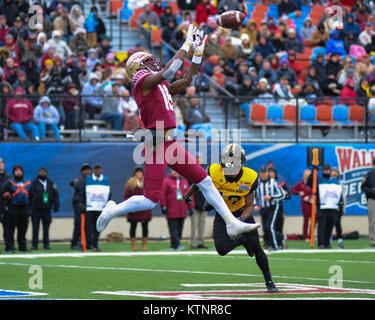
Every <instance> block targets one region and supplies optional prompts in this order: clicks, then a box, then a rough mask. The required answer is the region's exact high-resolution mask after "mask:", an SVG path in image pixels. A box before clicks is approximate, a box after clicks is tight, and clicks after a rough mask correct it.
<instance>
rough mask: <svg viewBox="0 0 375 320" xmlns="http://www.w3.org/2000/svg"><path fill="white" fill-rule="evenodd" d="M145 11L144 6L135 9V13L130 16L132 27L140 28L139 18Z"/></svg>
mask: <svg viewBox="0 0 375 320" xmlns="http://www.w3.org/2000/svg"><path fill="white" fill-rule="evenodd" d="M143 11H144V10H143V8H136V9H134V10H133V14H132V15H131V17H130V26H131V27H132V28H135V29H138V18H139V16H140V15H141V14H142V12H143Z"/></svg>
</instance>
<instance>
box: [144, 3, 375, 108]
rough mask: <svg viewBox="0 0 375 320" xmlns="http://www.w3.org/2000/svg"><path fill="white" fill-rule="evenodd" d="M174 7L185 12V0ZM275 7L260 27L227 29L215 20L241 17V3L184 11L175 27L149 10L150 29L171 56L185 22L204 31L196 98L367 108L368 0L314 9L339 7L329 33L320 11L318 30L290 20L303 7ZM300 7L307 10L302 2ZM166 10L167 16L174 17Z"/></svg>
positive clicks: (372, 31) (371, 28)
mask: <svg viewBox="0 0 375 320" xmlns="http://www.w3.org/2000/svg"><path fill="white" fill-rule="evenodd" d="M343 2H344V1H343ZM157 3H158V2H157ZM178 3H179V5H180V7H182V8H183V7H184V6H183V4H182V3H184V1H179V2H178ZM276 3H277V6H278V17H274V16H273V15H269V16H268V17H267V18H265V20H264V21H261V22H259V21H255V20H253V19H251V16H250V18H249V19H245V21H244V24H243V25H242V26H240V27H238V28H237V29H233V30H230V29H225V28H222V27H220V26H218V25H217V24H216V19H215V15H217V14H221V13H222V12H224V11H226V10H240V11H243V12H244V13H245V14H247V7H246V2H245V1H240V0H234V1H226V0H221V1H217V6H216V7H215V6H214V5H213V4H212V1H208V0H202V1H201V2H199V4H198V5H197V6H196V9H195V10H194V9H192V8H187V9H185V10H190V11H185V10H184V11H182V13H181V14H180V18H181V23H180V24H179V25H176V23H175V19H174V17H173V18H172V17H171V18H169V19H168V20H166V19H165V18H164V19H163V21H168V22H166V23H162V22H161V19H160V18H159V19H157V16H158V15H160V16H161V14H164V15H165V12H163V11H160V10H156V9H155V7H152V6H151V8H153V10H154V12H153V16H154V17H155V21H156V22H157V23H156V24H155V25H153V27H154V28H162V30H163V31H162V39H163V40H164V41H165V42H167V43H169V45H170V46H171V47H172V48H173V49H175V50H177V49H178V48H179V46H180V44H181V38H183V36H182V35H181V33H182V34H186V30H187V28H188V26H189V23H195V24H196V25H198V26H199V27H200V28H203V29H204V30H205V31H206V32H208V33H209V39H208V43H207V45H206V48H205V54H204V55H205V60H204V62H203V63H202V69H201V71H202V72H203V73H204V74H205V75H206V77H205V78H201V81H199V82H198V83H197V84H196V86H197V90H198V92H199V91H208V92H209V93H210V94H212V95H224V92H223V91H224V90H223V91H221V88H223V89H225V90H226V91H229V92H230V93H232V94H233V95H234V96H237V97H241V98H243V101H242V102H247V106H249V99H251V100H252V101H253V102H254V103H261V104H264V105H266V106H268V105H271V104H279V105H285V104H296V99H298V102H299V103H298V105H299V106H302V105H305V104H313V105H314V104H315V105H317V104H320V103H322V102H324V101H327V100H326V98H327V97H330V98H332V102H333V103H334V104H343V105H347V106H349V105H351V104H358V105H362V106H365V105H367V103H368V102H369V100H370V99H371V98H372V97H373V95H374V93H375V68H374V64H373V59H372V58H373V57H374V56H375V51H374V48H375V46H374V45H375V23H374V22H375V15H374V14H375V10H374V7H373V6H372V5H370V4H369V2H368V1H366V0H356V1H355V3H354V2H353V4H354V5H352V6H351V7H348V6H344V5H342V4H341V3H340V2H339V1H337V0H334V1H332V2H328V3H327V2H324V1H321V2H319V3H315V5H324V6H325V7H326V9H327V8H329V7H330V6H331V5H339V6H341V7H342V12H343V17H342V18H343V24H342V26H341V27H338V28H330V27H329V23H328V18H330V16H329V15H327V14H326V13H324V14H323V15H322V17H321V19H320V21H318V23H316V25H314V23H313V21H312V19H311V18H310V17H309V16H307V17H306V19H305V20H304V23H303V26H302V27H301V26H299V25H298V24H296V23H295V22H294V20H293V15H294V17H295V16H296V15H297V16H298V14H300V10H301V1H297V0H281V1H276ZM305 4H307V5H312V3H309V2H308V1H307V2H305ZM154 6H156V3H155V5H154ZM149 7H150V6H149ZM167 8H169V7H168V6H165V11H166V12H167V13H166V14H167V16H173V14H171V13H170V9H168V10H167ZM348 8H350V9H349V10H348ZM325 12H326V11H325ZM306 48H309V49H306ZM307 50H310V51H312V50H314V52H316V54H315V56H313V57H311V60H310V56H304V53H306V51H307ZM167 56H168V55H167ZM169 56H170V54H169ZM306 62H307V63H306ZM207 79H208V80H207ZM203 80H204V81H203ZM210 82H212V83H210ZM202 84H203V85H202ZM241 109H242V108H241ZM245 111H246V114H249V112H248V110H245Z"/></svg>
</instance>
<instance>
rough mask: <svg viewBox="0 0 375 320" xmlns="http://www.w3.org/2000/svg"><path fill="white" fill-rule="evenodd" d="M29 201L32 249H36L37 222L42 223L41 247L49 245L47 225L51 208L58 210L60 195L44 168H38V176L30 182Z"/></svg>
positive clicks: (50, 216)
mask: <svg viewBox="0 0 375 320" xmlns="http://www.w3.org/2000/svg"><path fill="white" fill-rule="evenodd" d="M29 194H30V196H29V201H30V206H31V222H32V226H33V233H32V248H31V249H32V250H38V242H39V224H40V221H42V225H43V247H44V249H47V250H48V249H50V246H49V227H50V225H51V222H52V215H51V210H52V209H53V210H54V212H57V211H59V208H60V196H59V192H58V191H57V187H56V184H55V183H54V182H53V181H52V180H51V179H50V178H48V176H47V169H46V168H43V167H42V168H39V170H38V176H37V177H36V178H35V179H34V180H33V181H32V182H31V186H30V192H29Z"/></svg>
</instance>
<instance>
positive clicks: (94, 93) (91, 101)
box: [82, 73, 103, 120]
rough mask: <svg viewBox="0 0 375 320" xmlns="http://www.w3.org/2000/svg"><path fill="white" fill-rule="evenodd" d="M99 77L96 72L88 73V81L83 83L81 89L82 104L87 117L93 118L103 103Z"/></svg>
mask: <svg viewBox="0 0 375 320" xmlns="http://www.w3.org/2000/svg"><path fill="white" fill-rule="evenodd" d="M99 81H100V79H99V77H98V76H97V75H96V73H90V75H89V81H88V82H87V83H85V85H84V86H83V89H82V105H83V106H84V110H85V111H86V112H87V113H88V115H89V119H91V120H92V119H94V117H95V113H100V111H101V109H102V105H103V98H101V97H100V96H98V95H99V94H100V92H101V91H100V88H101V86H100V83H99Z"/></svg>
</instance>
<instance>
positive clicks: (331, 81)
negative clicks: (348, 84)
mask: <svg viewBox="0 0 375 320" xmlns="http://www.w3.org/2000/svg"><path fill="white" fill-rule="evenodd" d="M341 90H342V85H341V84H339V82H338V81H337V79H336V75H335V74H334V73H333V72H332V71H330V72H329V73H327V76H326V77H325V79H324V84H323V93H324V95H326V96H329V97H338V96H339V95H340V93H341Z"/></svg>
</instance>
